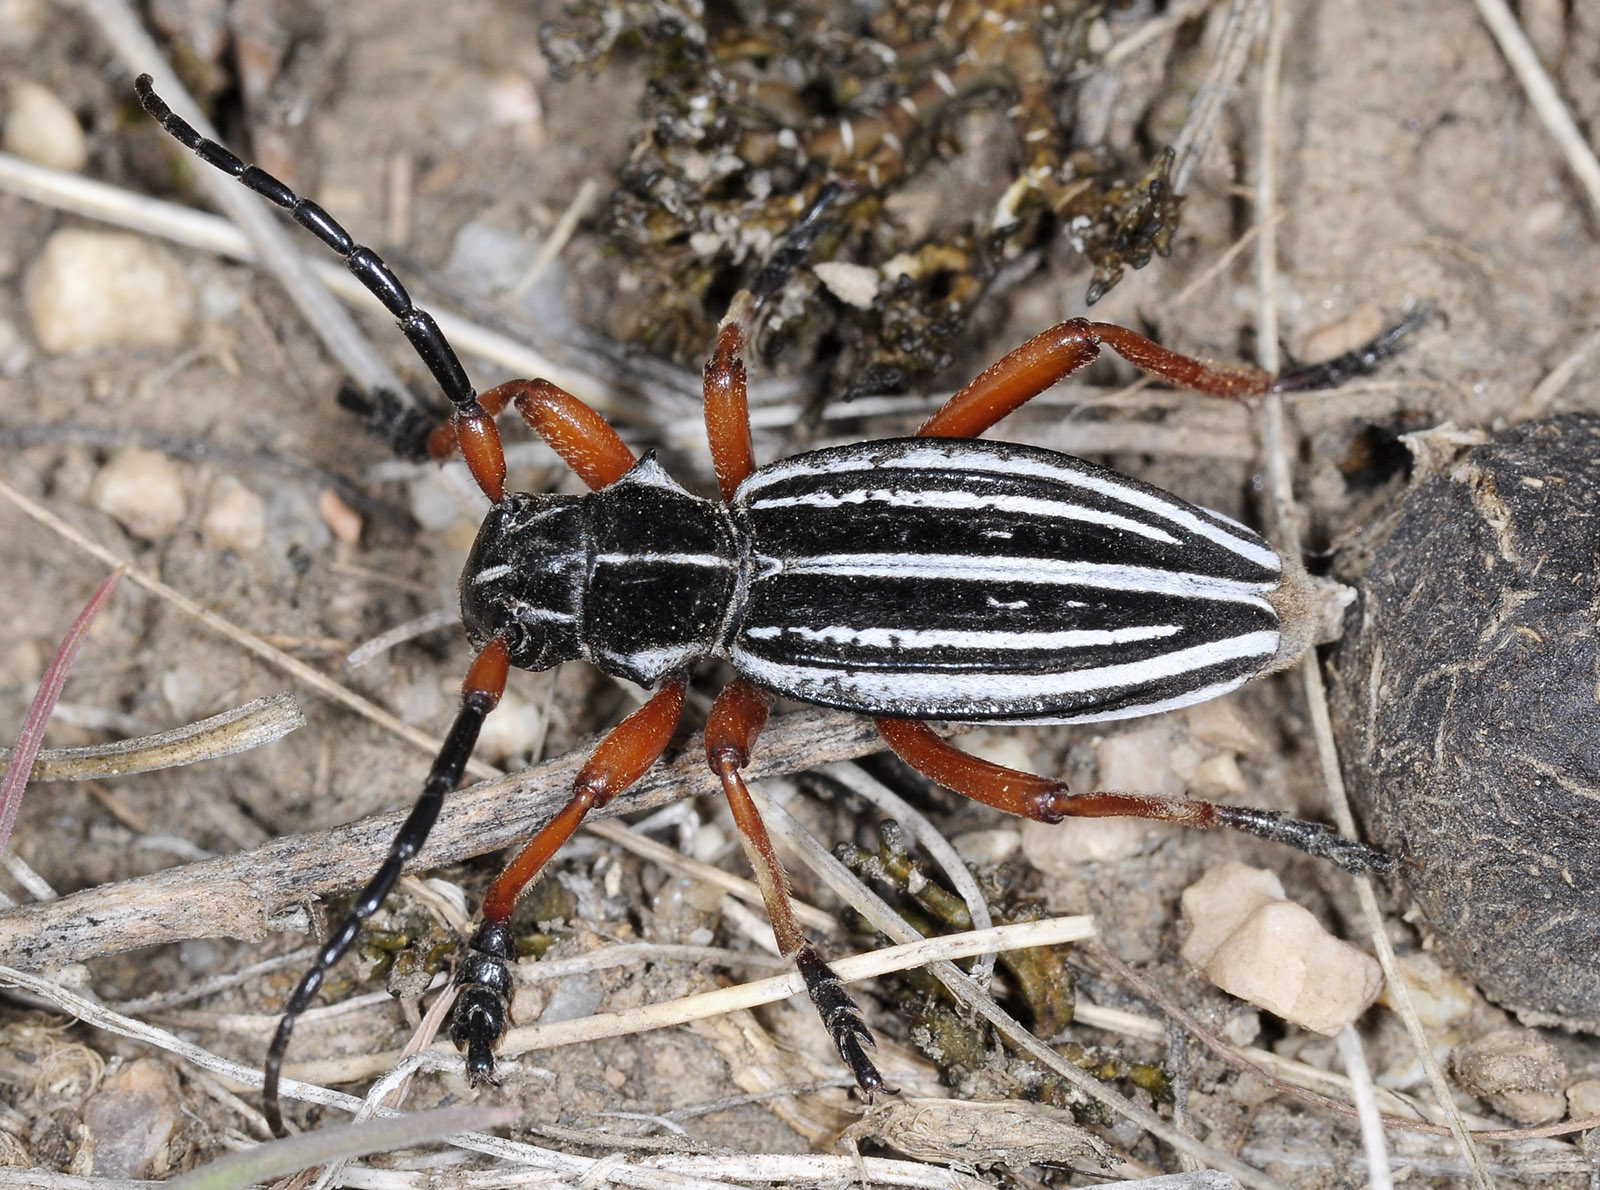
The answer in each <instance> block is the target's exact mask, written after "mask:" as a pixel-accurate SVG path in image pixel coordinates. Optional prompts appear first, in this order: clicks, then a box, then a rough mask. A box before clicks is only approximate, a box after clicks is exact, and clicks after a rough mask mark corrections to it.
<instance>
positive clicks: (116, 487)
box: [89, 446, 188, 541]
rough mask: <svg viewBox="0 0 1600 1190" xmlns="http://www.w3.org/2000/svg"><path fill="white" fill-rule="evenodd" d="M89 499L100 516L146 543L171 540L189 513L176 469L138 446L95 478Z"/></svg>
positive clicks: (114, 458) (163, 457) (113, 460)
mask: <svg viewBox="0 0 1600 1190" xmlns="http://www.w3.org/2000/svg"><path fill="white" fill-rule="evenodd" d="M89 498H90V499H91V500H92V501H93V502H94V506H95V507H96V508H98V509H99V510H100V511H101V512H103V513H106V514H107V515H108V516H112V517H115V518H116V520H117V521H118V522H119V523H120V524H121V525H122V527H123V528H124V529H126V530H127V531H128V532H129V533H132V534H133V535H134V536H135V537H142V538H144V539H145V540H146V541H160V540H162V539H163V538H166V537H170V536H172V534H173V533H175V532H177V529H178V526H179V525H181V524H182V523H183V517H184V514H185V513H186V512H187V511H188V500H187V499H186V497H185V496H184V493H183V477H182V476H181V475H179V474H178V468H177V466H176V465H175V464H174V463H173V461H172V460H171V459H169V458H167V456H166V455H164V454H162V453H160V452H159V451H154V450H145V449H143V448H142V447H138V446H129V447H125V448H124V449H122V450H120V451H118V452H117V453H116V454H115V455H113V456H111V459H110V461H109V462H107V463H106V465H105V466H104V467H102V468H101V469H100V473H99V474H98V475H96V476H95V478H94V483H93V484H92V485H91V486H90V488H89Z"/></svg>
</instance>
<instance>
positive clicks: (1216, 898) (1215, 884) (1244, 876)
mask: <svg viewBox="0 0 1600 1190" xmlns="http://www.w3.org/2000/svg"><path fill="white" fill-rule="evenodd" d="M1284 899H1285V898H1284V891H1283V884H1282V882H1281V881H1279V879H1278V877H1277V876H1276V875H1275V874H1274V873H1272V872H1268V871H1267V870H1265V869H1264V868H1252V867H1250V866H1249V865H1248V864H1241V863H1240V862H1239V861H1238V860H1229V861H1228V862H1227V863H1224V864H1218V865H1217V866H1216V867H1214V868H1212V869H1211V870H1210V871H1208V872H1207V873H1206V874H1205V875H1204V876H1202V877H1201V878H1200V879H1199V880H1196V881H1195V882H1194V883H1193V884H1191V885H1190V886H1189V887H1188V888H1186V889H1184V890H1183V896H1182V897H1181V898H1180V900H1179V904H1180V905H1181V906H1182V908H1183V919H1184V921H1186V922H1188V923H1189V937H1188V938H1187V939H1186V940H1185V941H1184V944H1183V949H1182V951H1181V953H1182V955H1183V957H1184V960H1185V961H1186V962H1188V963H1190V964H1192V965H1194V966H1196V967H1199V968H1200V969H1201V970H1204V969H1205V966H1206V964H1207V963H1209V962H1210V961H1211V956H1212V955H1214V954H1216V953H1217V947H1219V946H1221V945H1222V944H1223V942H1225V941H1226V940H1227V938H1228V936H1229V935H1230V934H1232V933H1233V932H1234V931H1235V930H1237V929H1238V928H1239V927H1240V926H1242V925H1244V923H1245V919H1246V918H1248V917H1249V916H1250V915H1251V914H1252V913H1254V912H1255V911H1256V910H1257V909H1259V908H1261V906H1263V905H1266V904H1270V903H1271V902H1273V901H1281V900H1284Z"/></svg>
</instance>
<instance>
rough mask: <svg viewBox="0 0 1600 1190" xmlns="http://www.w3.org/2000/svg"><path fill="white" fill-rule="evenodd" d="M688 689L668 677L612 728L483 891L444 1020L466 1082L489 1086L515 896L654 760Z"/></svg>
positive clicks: (513, 952)
mask: <svg viewBox="0 0 1600 1190" xmlns="http://www.w3.org/2000/svg"><path fill="white" fill-rule="evenodd" d="M687 685H688V682H687V679H684V678H674V679H672V680H671V681H669V682H667V683H666V684H665V685H663V686H662V687H661V689H660V690H658V691H656V692H655V694H653V695H651V696H650V700H649V701H648V702H646V703H645V704H644V705H643V706H642V707H640V708H639V709H638V710H636V711H634V712H633V714H631V715H629V716H628V717H627V718H626V719H624V720H623V721H622V722H621V723H619V724H617V725H616V726H615V727H613V728H612V729H611V731H610V733H609V734H607V735H606V737H605V738H604V739H603V740H601V741H600V743H599V745H598V746H597V747H596V748H595V750H594V751H593V752H592V753H590V755H589V759H588V760H587V761H585V762H584V765H583V767H582V768H581V769H579V770H578V775H577V776H576V777H575V778H573V782H572V798H571V800H570V801H568V802H567V804H566V805H565V806H563V807H562V808H561V810H560V812H559V813H557V814H556V816H555V817H554V818H553V819H551V820H550V821H549V822H548V823H546V824H545V825H544V827H542V828H541V829H540V831H539V833H538V834H536V835H534V836H533V838H532V839H530V840H529V841H528V843H527V844H526V845H525V846H524V847H523V848H522V850H521V851H519V852H518V853H517V856H516V858H515V859H513V860H512V861H511V862H510V863H509V864H507V865H506V868H505V871H503V872H501V873H500V875H499V877H498V878H497V879H496V880H495V882H494V883H493V884H491V885H490V886H489V891H488V893H487V894H486V895H485V896H484V898H483V924H482V925H481V926H479V927H478V929H477V931H476V932H475V933H474V934H473V935H472V941H471V942H469V943H468V944H467V949H468V952H469V953H468V955H467V958H466V961H465V962H463V963H462V965H461V968H460V969H459V970H458V971H457V972H456V986H457V987H458V988H460V990H461V994H460V998H459V999H458V1000H457V1001H456V1007H455V1013H454V1015H453V1016H452V1017H451V1021H450V1036H451V1038H452V1039H453V1040H454V1041H455V1043H456V1045H457V1046H458V1047H459V1048H462V1049H465V1050H466V1051H467V1077H468V1078H469V1079H471V1080H472V1081H473V1082H492V1081H493V1080H494V1047H495V1046H496V1045H497V1044H498V1043H499V1041H500V1038H501V1037H502V1036H503V1035H504V1034H505V1031H506V1025H507V1024H508V1022H509V1019H510V1014H509V1012H508V1009H507V1005H508V1003H509V1001H510V998H511V972H510V969H509V968H508V967H507V964H508V963H511V962H514V961H515V960H516V957H517V947H516V939H515V938H514V936H513V935H512V933H511V911H512V909H513V908H515V907H516V903H517V898H518V897H519V896H520V895H521V894H522V890H523V889H525V888H527V887H528V885H529V884H530V883H531V882H532V881H533V879H534V877H535V876H537V875H538V874H539V872H540V870H541V869H542V868H543V867H544V865H545V864H546V863H547V862H548V861H549V859H550V857H551V856H552V855H554V854H555V853H556V851H557V850H558V849H560V847H561V846H562V844H564V843H565V842H566V841H567V840H568V839H570V838H571V837H572V833H573V832H574V831H576V830H577V829H578V826H579V824H580V823H582V822H583V819H584V817H585V816H586V815H587V814H588V813H589V811H590V810H593V809H594V808H596V807H597V806H603V805H605V804H606V803H607V802H609V801H610V800H611V799H612V798H614V797H616V796H617V794H619V793H621V792H622V791H623V790H624V789H627V788H628V786H630V785H632V784H633V783H634V782H635V781H637V780H638V779H639V778H640V777H642V776H644V774H645V773H646V772H647V771H648V770H649V768H650V766H651V765H653V764H655V762H656V761H657V760H658V759H660V756H661V753H662V751H663V750H665V748H666V746H667V742H668V741H669V740H671V739H672V733H673V732H674V731H675V730H676V729H677V726H678V720H679V718H680V717H681V716H682V715H683V695H684V689H685V687H686V686H687Z"/></svg>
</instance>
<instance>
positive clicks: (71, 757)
mask: <svg viewBox="0 0 1600 1190" xmlns="http://www.w3.org/2000/svg"><path fill="white" fill-rule="evenodd" d="M305 722H306V719H305V716H304V715H302V714H301V713H300V704H299V703H297V702H295V700H294V695H292V694H289V693H282V694H269V695H267V696H266V697H265V698H257V699H252V700H251V701H250V702H247V703H244V704H243V705H241V706H237V707H234V708H232V709H231V710H227V711H223V712H222V713H221V714H218V715H211V716H209V717H207V718H205V719H198V720H196V721H195V722H193V723H188V724H185V725H184V726H182V727H174V728H171V729H170V730H168V731H158V732H155V733H154V734H152V735H146V736H138V737H135V738H134V739H128V740H113V741H111V742H110V743H106V744H88V745H85V746H83V747H78V748H45V749H43V750H42V751H40V753H39V755H38V757H37V758H36V759H35V760H34V762H33V772H32V774H31V775H30V778H29V779H30V780H33V781H85V780H91V779H96V778H103V777H123V776H127V775H129V774H130V773H148V772H153V771H154V770H156V769H165V768H172V767H174V766H176V765H184V764H197V763H199V762H200V761H202V760H215V759H217V758H218V757H220V756H232V755H233V754H234V753H236V752H247V751H249V750H250V749H251V748H259V747H261V745H263V744H270V743H272V742H274V741H275V740H281V739H282V738H283V737H284V736H286V735H288V734H289V733H290V732H291V731H295V730H296V729H298V728H301V727H304V726H305ZM10 753H11V750H10V749H9V748H0V760H4V759H6V758H7V757H9V756H10Z"/></svg>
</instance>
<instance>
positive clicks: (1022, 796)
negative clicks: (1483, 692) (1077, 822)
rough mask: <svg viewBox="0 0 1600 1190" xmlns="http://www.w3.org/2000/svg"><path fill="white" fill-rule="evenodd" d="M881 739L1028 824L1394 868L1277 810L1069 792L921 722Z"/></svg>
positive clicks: (899, 722)
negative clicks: (1123, 830) (1270, 844)
mask: <svg viewBox="0 0 1600 1190" xmlns="http://www.w3.org/2000/svg"><path fill="white" fill-rule="evenodd" d="M876 722H877V726H878V733H879V734H880V735H882V736H883V738H884V741H885V742H886V743H888V745H889V747H890V748H892V749H894V751H895V754H896V755H898V756H899V757H900V759H901V760H903V761H905V762H906V763H907V764H909V765H910V766H911V767H912V768H914V769H916V770H917V772H919V773H921V774H922V775H923V776H925V777H927V778H928V779H930V780H932V781H937V782H938V783H939V784H940V785H943V786H944V787H945V788H946V789H953V790H955V791H956V792H957V793H959V794H961V795H962V796H963V797H969V798H971V799H972V800H973V801H975V802H982V803H983V804H984V805H986V806H993V807H994V808H995V809H997V810H1004V811H1005V812H1006V813H1007V814H1016V815H1017V816H1019V817H1021V818H1031V819H1033V820H1034V821H1036V822H1060V821H1061V820H1062V819H1063V818H1118V817H1125V818H1149V819H1154V820H1157V821H1161V822H1176V823H1178V824H1179V825H1181V826H1190V827H1195V828H1197V829H1199V830H1208V829H1210V828H1212V827H1219V826H1220V827H1227V828H1229V829H1231V830H1237V831H1244V832H1245V833H1246V834H1252V835H1256V836H1259V837H1260V838H1263V839H1271V840H1272V841H1274V842H1277V843H1287V844H1288V845H1289V846H1291V847H1295V848H1298V849H1299V850H1301V851H1304V852H1305V853H1306V854H1307V855H1312V856H1315V857H1317V858H1318V859H1325V860H1328V861H1329V862H1331V863H1334V864H1337V865H1338V866H1339V867H1341V868H1343V869H1344V870H1345V871H1347V872H1352V873H1355V874H1357V875H1378V876H1383V875H1387V874H1388V873H1390V872H1392V871H1393V870H1394V867H1395V859H1394V857H1393V856H1390V855H1386V854H1384V853H1383V852H1381V851H1379V850H1377V849H1376V848H1374V847H1369V846H1367V845H1366V844H1365V843H1361V842H1358V841H1357V840H1355V839H1351V838H1347V837H1346V836H1344V835H1341V834H1339V833H1338V832H1337V831H1335V830H1334V829H1333V828H1331V827H1328V826H1324V825H1322V824H1321V823H1317V822H1304V821H1302V820H1300V819H1298V818H1290V817H1288V816H1287V815H1285V814H1280V813H1278V812H1277V811H1275V810H1257V809H1252V808H1250V807H1248V806H1227V805H1222V804H1219V803H1217V802H1203V801H1198V800H1191V799H1189V798H1174V797H1152V796H1149V795H1146V794H1137V793H1113V792H1098V791H1095V792H1088V793H1074V792H1072V790H1070V789H1068V788H1067V784H1066V782H1065V781H1057V780H1054V779H1052V778H1050V777H1041V776H1038V775H1037V774H1034V773H1025V772H1022V771H1020V770H1018V769H1012V768H1006V767H1005V766H1004V765H998V764H994V763H993V762H991V761H987V760H983V759H980V758H979V757H976V756H973V755H971V754H970V753H967V752H963V751H962V750H961V749H960V748H957V747H956V746H955V745H954V744H950V743H948V742H946V741H945V740H942V739H940V738H939V736H938V735H936V734H935V733H934V731H933V729H932V728H930V727H929V726H928V725H927V724H925V723H918V722H916V721H915V720H907V719H878V720H877V721H876Z"/></svg>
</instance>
